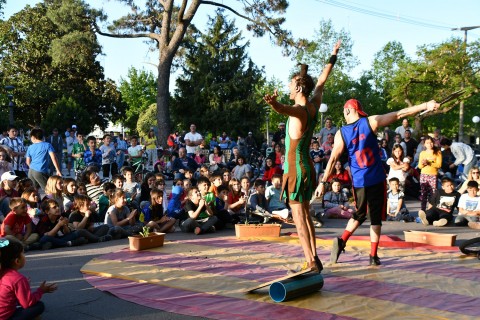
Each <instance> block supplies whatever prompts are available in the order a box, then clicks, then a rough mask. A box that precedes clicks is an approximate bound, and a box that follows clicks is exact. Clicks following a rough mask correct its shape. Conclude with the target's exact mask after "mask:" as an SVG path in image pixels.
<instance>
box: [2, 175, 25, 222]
mask: <svg viewBox="0 0 480 320" xmlns="http://www.w3.org/2000/svg"><path fill="white" fill-rule="evenodd" d="M17 178H18V177H17V176H16V175H15V172H13V171H7V172H5V173H4V174H2V177H1V178H0V179H1V180H0V214H2V215H3V217H6V216H7V213H9V212H10V199H11V198H16V197H19V196H20V195H19V194H18V192H17V190H16V187H17Z"/></svg>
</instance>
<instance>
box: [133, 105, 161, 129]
mask: <svg viewBox="0 0 480 320" xmlns="http://www.w3.org/2000/svg"><path fill="white" fill-rule="evenodd" d="M155 126H157V104H156V103H152V104H151V105H150V106H148V107H147V108H146V109H145V110H144V111H143V112H142V113H141V114H140V115H139V117H138V122H137V126H136V129H137V132H138V135H139V136H141V137H146V136H147V135H148V131H149V130H150V128H152V127H155Z"/></svg>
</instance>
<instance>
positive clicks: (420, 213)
mask: <svg viewBox="0 0 480 320" xmlns="http://www.w3.org/2000/svg"><path fill="white" fill-rule="evenodd" d="M418 217H419V218H420V221H422V223H423V225H424V226H428V225H429V224H430V223H428V220H427V214H426V213H425V211H423V210H420V211H418Z"/></svg>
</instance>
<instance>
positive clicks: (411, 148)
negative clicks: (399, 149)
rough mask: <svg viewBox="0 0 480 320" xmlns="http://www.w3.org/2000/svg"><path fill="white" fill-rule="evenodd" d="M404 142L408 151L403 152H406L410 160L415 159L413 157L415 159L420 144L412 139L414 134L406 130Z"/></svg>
mask: <svg viewBox="0 0 480 320" xmlns="http://www.w3.org/2000/svg"><path fill="white" fill-rule="evenodd" d="M403 142H405V145H406V146H407V149H406V150H403V151H405V155H406V156H407V157H409V158H410V159H413V157H415V152H416V151H417V147H418V142H417V140H415V139H413V138H412V133H411V132H410V130H405V137H404V138H403Z"/></svg>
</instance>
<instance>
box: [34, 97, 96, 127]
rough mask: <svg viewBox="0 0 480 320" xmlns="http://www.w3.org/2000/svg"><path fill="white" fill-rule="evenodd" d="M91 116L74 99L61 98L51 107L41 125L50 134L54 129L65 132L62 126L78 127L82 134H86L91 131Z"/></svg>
mask: <svg viewBox="0 0 480 320" xmlns="http://www.w3.org/2000/svg"><path fill="white" fill-rule="evenodd" d="M90 119H91V116H90V115H89V114H88V112H87V111H86V110H85V109H84V108H82V106H81V105H79V104H78V103H77V102H76V101H75V100H74V99H73V98H71V97H70V98H66V97H62V98H60V99H59V100H58V101H57V102H56V103H55V104H54V105H53V106H52V107H50V108H49V109H48V111H47V114H46V115H45V118H44V119H43V121H42V123H41V127H42V128H43V129H44V130H45V132H46V133H47V134H48V133H50V132H52V129H53V128H58V129H59V131H60V132H63V129H64V128H63V127H60V125H67V126H70V125H71V124H75V125H77V127H78V128H79V129H80V132H81V133H83V134H86V133H87V131H88V130H89V129H91V120H90Z"/></svg>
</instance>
